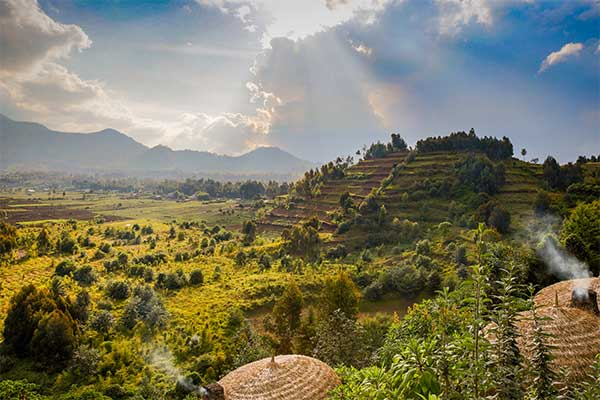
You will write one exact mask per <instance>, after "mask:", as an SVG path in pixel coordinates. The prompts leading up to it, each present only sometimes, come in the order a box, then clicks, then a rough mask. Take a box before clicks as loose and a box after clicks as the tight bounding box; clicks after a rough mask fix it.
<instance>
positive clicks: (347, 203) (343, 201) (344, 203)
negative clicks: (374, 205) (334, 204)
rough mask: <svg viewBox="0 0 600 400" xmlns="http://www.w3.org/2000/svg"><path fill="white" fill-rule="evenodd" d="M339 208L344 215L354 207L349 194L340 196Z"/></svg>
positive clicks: (345, 193)
mask: <svg viewBox="0 0 600 400" xmlns="http://www.w3.org/2000/svg"><path fill="white" fill-rule="evenodd" d="M340 207H341V208H342V210H344V212H345V213H346V212H348V211H349V210H350V209H351V208H353V207H354V202H353V201H352V197H350V192H344V193H342V194H341V195H340Z"/></svg>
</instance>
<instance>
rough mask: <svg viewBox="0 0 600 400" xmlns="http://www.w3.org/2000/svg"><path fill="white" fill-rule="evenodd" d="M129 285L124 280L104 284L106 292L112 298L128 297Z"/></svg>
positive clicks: (123, 298) (122, 298) (121, 298)
mask: <svg viewBox="0 0 600 400" xmlns="http://www.w3.org/2000/svg"><path fill="white" fill-rule="evenodd" d="M129 293H130V289H129V285H128V284H127V282H125V281H110V282H108V284H107V285H106V294H107V295H108V296H109V297H110V298H111V299H114V300H125V299H126V298H128V297H129Z"/></svg>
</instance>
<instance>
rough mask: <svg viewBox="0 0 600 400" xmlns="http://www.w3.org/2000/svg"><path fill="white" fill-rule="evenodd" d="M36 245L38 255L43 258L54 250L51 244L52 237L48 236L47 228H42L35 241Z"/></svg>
mask: <svg viewBox="0 0 600 400" xmlns="http://www.w3.org/2000/svg"><path fill="white" fill-rule="evenodd" d="M35 243H36V249H37V253H38V255H40V256H42V255H45V254H47V253H48V252H49V251H50V249H51V248H52V243H50V235H49V234H48V231H47V230H46V228H42V230H41V231H40V233H39V234H38V236H37V238H36V239H35Z"/></svg>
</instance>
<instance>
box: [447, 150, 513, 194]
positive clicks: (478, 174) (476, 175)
mask: <svg viewBox="0 0 600 400" xmlns="http://www.w3.org/2000/svg"><path fill="white" fill-rule="evenodd" d="M456 169H457V174H458V179H459V181H460V183H461V184H462V185H464V186H466V187H467V188H469V189H470V190H472V191H474V192H476V193H480V192H483V193H488V194H495V193H496V192H498V189H499V187H500V186H501V185H502V184H503V183H504V170H503V169H501V168H497V167H496V166H495V165H494V164H493V163H492V162H491V161H490V160H489V159H488V158H486V157H482V156H474V155H469V156H468V157H467V158H465V159H464V160H463V161H461V162H459V163H458V164H457V165H456Z"/></svg>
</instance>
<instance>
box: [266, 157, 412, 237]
mask: <svg viewBox="0 0 600 400" xmlns="http://www.w3.org/2000/svg"><path fill="white" fill-rule="evenodd" d="M406 154H407V153H406V152H396V153H390V154H388V155H387V156H385V157H383V158H377V159H371V160H361V161H359V162H358V163H357V164H355V165H353V166H351V167H349V168H348V169H347V171H346V173H345V175H344V177H343V178H342V179H330V180H327V181H325V182H324V184H323V186H322V187H321V188H320V195H318V196H316V197H313V198H310V199H305V200H303V201H302V202H297V203H295V204H293V205H290V206H289V207H288V208H286V207H277V208H275V209H273V210H272V211H271V212H269V214H268V215H267V216H265V217H264V218H263V219H261V220H260V221H259V226H260V227H261V228H262V229H265V230H266V229H276V230H280V229H283V228H286V227H289V226H291V225H293V224H296V223H298V222H300V221H302V220H306V219H308V218H311V217H312V216H316V217H317V218H319V220H320V221H321V226H322V229H323V230H324V231H326V232H333V231H334V230H335V228H336V225H335V224H334V223H333V222H332V221H331V215H330V212H331V211H333V210H334V209H335V208H336V207H338V206H339V200H340V196H341V195H342V194H343V193H345V192H349V193H350V196H351V197H352V199H353V200H354V201H355V202H360V201H361V200H362V199H364V198H365V197H366V196H367V195H368V194H369V193H370V192H371V190H373V189H374V188H378V187H379V186H380V185H381V181H382V180H383V179H385V178H386V177H387V176H388V175H389V173H390V171H391V170H392V168H393V167H394V166H395V165H397V164H399V163H402V162H404V159H405V158H406Z"/></svg>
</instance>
